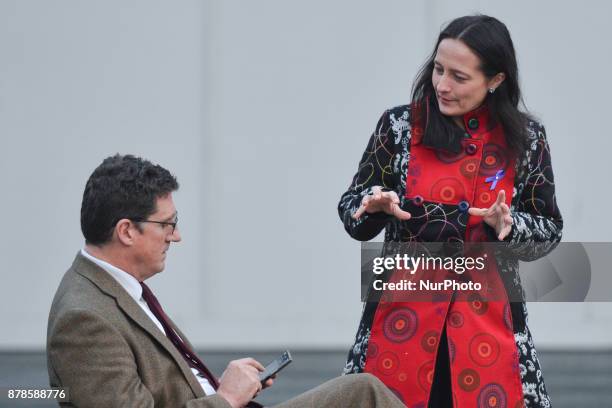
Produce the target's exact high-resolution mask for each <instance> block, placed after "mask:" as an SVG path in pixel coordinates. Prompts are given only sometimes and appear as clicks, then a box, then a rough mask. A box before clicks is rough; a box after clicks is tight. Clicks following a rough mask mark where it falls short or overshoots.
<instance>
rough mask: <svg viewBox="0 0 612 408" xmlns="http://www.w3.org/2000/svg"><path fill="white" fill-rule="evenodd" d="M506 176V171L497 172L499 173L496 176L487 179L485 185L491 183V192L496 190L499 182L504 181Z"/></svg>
mask: <svg viewBox="0 0 612 408" xmlns="http://www.w3.org/2000/svg"><path fill="white" fill-rule="evenodd" d="M504 175H505V172H504V170H497V173H495V175H494V176H491V177H487V178H486V179H485V183H491V188H490V190H495V187H497V182H498V181H499V180H501V179H503V178H504Z"/></svg>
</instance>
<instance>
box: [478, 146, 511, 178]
mask: <svg viewBox="0 0 612 408" xmlns="http://www.w3.org/2000/svg"><path fill="white" fill-rule="evenodd" d="M507 166H508V157H507V156H506V152H505V150H504V148H503V147H502V146H500V145H498V144H495V143H487V144H486V145H485V146H484V148H483V151H482V163H481V164H480V174H481V175H484V176H492V175H494V174H495V173H497V171H498V170H505V169H506V167H507Z"/></svg>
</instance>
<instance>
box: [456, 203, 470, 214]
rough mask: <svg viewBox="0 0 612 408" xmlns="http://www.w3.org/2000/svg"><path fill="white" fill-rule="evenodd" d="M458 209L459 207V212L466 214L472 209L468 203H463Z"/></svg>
mask: <svg viewBox="0 0 612 408" xmlns="http://www.w3.org/2000/svg"><path fill="white" fill-rule="evenodd" d="M458 207H459V211H461V212H466V211H467V210H468V208H470V203H468V202H467V201H461V202H460V203H459V205H458Z"/></svg>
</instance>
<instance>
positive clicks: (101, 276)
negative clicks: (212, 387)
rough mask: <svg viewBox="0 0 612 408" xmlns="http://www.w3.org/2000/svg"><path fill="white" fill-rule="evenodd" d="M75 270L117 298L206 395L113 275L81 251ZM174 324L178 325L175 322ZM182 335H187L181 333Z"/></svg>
mask: <svg viewBox="0 0 612 408" xmlns="http://www.w3.org/2000/svg"><path fill="white" fill-rule="evenodd" d="M73 268H74V270H75V271H76V272H77V273H79V274H80V275H82V276H83V277H85V278H87V279H89V280H90V281H91V282H93V283H94V284H95V285H96V286H97V287H98V288H99V289H100V290H101V291H102V292H104V293H106V294H107V295H109V296H112V297H114V298H115V300H116V302H117V305H118V306H119V308H120V309H121V310H122V311H123V312H124V313H125V314H126V315H127V316H128V317H129V318H130V319H132V321H134V323H135V324H137V325H138V326H140V327H141V328H142V329H144V330H145V331H146V332H147V333H148V334H149V335H150V336H151V337H153V338H154V339H155V341H157V342H158V343H159V345H161V346H162V347H163V348H164V349H165V350H166V351H167V352H168V353H169V354H170V355H171V356H172V358H173V359H174V361H175V362H176V364H177V365H178V366H179V368H180V369H181V372H182V373H183V376H184V377H185V379H186V380H187V383H188V384H189V386H190V387H191V389H192V391H193V392H194V394H195V395H196V397H204V396H205V394H204V390H203V389H202V386H201V385H200V383H199V382H198V380H197V379H196V377H195V375H194V374H193V372H192V371H191V368H190V367H189V364H187V362H186V361H185V359H184V358H183V356H182V355H181V353H179V351H178V350H177V348H176V347H175V346H174V344H172V342H171V341H170V340H169V339H168V337H166V336H165V335H164V333H162V332H161V331H160V330H159V328H158V327H157V326H156V325H155V323H153V321H152V320H151V319H150V318H149V316H147V314H146V313H145V312H144V310H142V308H141V307H140V306H139V305H138V304H137V303H136V302H135V301H134V299H133V298H132V297H131V296H130V295H129V294H128V293H127V292H126V290H125V289H123V287H122V286H121V285H120V284H119V283H118V282H117V281H116V280H115V279H114V278H113V277H112V276H110V275H109V274H108V272H106V271H105V270H103V269H102V268H100V267H99V266H98V265H96V264H95V263H93V262H91V261H90V260H89V259H87V258H85V257H84V256H83V255H81V254H80V253H78V254H77V256H76V259H75V260H74V263H73ZM171 323H172V326H174V327H176V325H175V324H174V322H171ZM181 337H182V338H183V339H185V337H184V336H183V335H182V334H181Z"/></svg>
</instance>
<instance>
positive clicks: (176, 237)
mask: <svg viewBox="0 0 612 408" xmlns="http://www.w3.org/2000/svg"><path fill="white" fill-rule="evenodd" d="M170 240H171V241H172V242H179V241H180V240H181V232H180V231H179V227H178V225H177V226H176V228H174V232H173V233H172V235H171V236H170Z"/></svg>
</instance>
